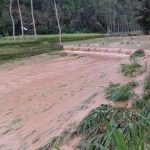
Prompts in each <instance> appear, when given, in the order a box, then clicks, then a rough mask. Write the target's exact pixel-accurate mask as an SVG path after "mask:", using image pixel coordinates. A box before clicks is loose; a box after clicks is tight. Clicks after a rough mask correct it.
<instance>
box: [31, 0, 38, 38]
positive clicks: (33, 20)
mask: <svg viewBox="0 0 150 150" xmlns="http://www.w3.org/2000/svg"><path fill="white" fill-rule="evenodd" d="M31 14H32V22H33V28H34V38H35V40H37V34H36V26H35V19H34V13H33V0H31Z"/></svg>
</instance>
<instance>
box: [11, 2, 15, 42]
mask: <svg viewBox="0 0 150 150" xmlns="http://www.w3.org/2000/svg"><path fill="white" fill-rule="evenodd" d="M12 2H13V0H10V17H11V21H12V26H13V38H14V40H16V36H15V22H14V18H13V15H12Z"/></svg>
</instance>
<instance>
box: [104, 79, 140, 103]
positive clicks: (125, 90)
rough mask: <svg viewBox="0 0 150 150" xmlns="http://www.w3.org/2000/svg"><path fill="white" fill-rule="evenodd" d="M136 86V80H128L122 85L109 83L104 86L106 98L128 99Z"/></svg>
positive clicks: (117, 100) (115, 99)
mask: <svg viewBox="0 0 150 150" xmlns="http://www.w3.org/2000/svg"><path fill="white" fill-rule="evenodd" d="M137 86H138V83H137V82H136V81H132V82H129V83H127V84H125V85H123V86H121V85H120V84H114V83H112V82H111V83H110V84H109V86H108V87H106V88H105V93H106V94H105V95H106V99H108V100H113V101H115V102H119V101H126V100H129V99H130V98H131V97H132V96H133V95H134V92H133V89H134V88H135V87H137Z"/></svg>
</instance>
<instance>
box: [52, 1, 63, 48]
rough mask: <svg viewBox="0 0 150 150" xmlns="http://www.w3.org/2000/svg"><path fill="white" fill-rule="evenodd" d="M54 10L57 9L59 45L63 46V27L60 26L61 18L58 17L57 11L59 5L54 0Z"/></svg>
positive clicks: (56, 11)
mask: <svg viewBox="0 0 150 150" xmlns="http://www.w3.org/2000/svg"><path fill="white" fill-rule="evenodd" d="M54 8H55V13H56V19H57V24H58V29H59V45H60V46H61V45H62V36H61V26H60V21H59V16H58V10H57V5H56V2H55V0H54Z"/></svg>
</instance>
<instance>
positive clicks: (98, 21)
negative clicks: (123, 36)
mask: <svg viewBox="0 0 150 150" xmlns="http://www.w3.org/2000/svg"><path fill="white" fill-rule="evenodd" d="M9 3H10V2H9V1H6V0H0V4H1V5H0V18H1V19H0V29H1V30H0V35H2V36H8V35H12V24H11V19H10V14H9ZM56 3H57V7H58V13H59V18H60V24H61V28H62V33H107V32H109V33H111V32H132V31H137V30H140V29H142V30H143V32H144V33H145V34H148V33H149V29H150V17H149V16H150V11H149V10H150V4H149V3H150V2H149V0H56ZM33 4H34V15H35V21H36V27H37V33H38V34H56V33H58V27H57V20H56V17H55V11H54V6H53V1H52V0H33ZM20 5H21V10H22V16H23V24H24V26H25V27H26V28H27V29H28V31H25V34H33V27H32V26H33V22H32V17H31V13H30V12H31V10H30V0H20ZM12 8H13V16H14V19H15V27H16V35H20V34H21V31H20V20H19V14H18V6H17V2H16V0H13V7H12Z"/></svg>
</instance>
